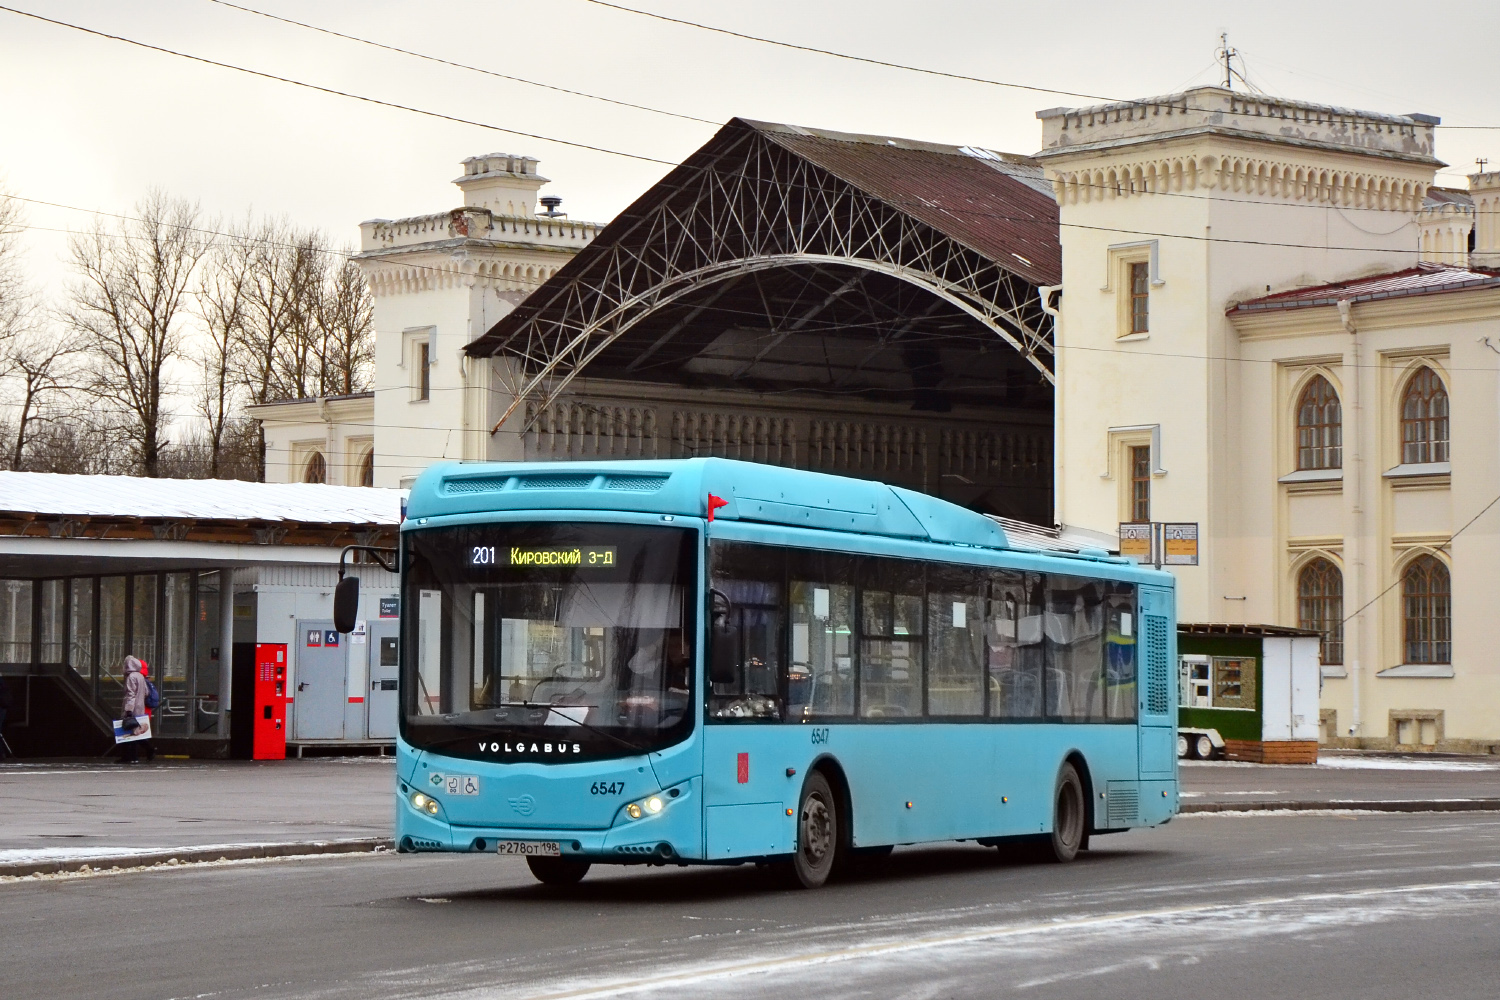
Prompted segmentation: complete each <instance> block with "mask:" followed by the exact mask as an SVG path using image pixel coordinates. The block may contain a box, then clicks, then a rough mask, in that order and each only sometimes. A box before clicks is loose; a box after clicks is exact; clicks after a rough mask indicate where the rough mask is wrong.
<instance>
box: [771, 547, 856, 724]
mask: <svg viewBox="0 0 1500 1000" xmlns="http://www.w3.org/2000/svg"><path fill="white" fill-rule="evenodd" d="M855 567H856V561H855V560H854V559H853V558H851V557H849V556H841V555H836V554H834V553H831V552H813V551H808V550H801V549H790V550H788V572H787V578H788V580H789V581H790V585H789V587H788V590H789V596H790V601H789V604H788V616H789V619H790V622H791V640H792V641H791V663H790V665H789V668H788V671H787V683H786V689H787V715H786V718H787V721H788V722H798V721H801V720H803V719H816V718H826V717H829V716H832V717H839V716H851V715H853V714H854V685H855V672H856V666H857V664H856V663H855V655H854V654H855V650H854V579H855Z"/></svg>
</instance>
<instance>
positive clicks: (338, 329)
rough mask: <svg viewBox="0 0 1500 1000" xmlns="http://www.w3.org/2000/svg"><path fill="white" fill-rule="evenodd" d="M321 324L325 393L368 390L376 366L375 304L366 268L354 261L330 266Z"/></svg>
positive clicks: (322, 297)
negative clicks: (366, 275) (362, 269)
mask: <svg viewBox="0 0 1500 1000" xmlns="http://www.w3.org/2000/svg"><path fill="white" fill-rule="evenodd" d="M318 326H319V327H320V328H321V329H322V331H323V337H322V341H323V377H322V393H323V394H325V395H333V396H348V395H351V394H353V393H356V392H364V391H365V390H366V389H368V388H369V387H370V379H371V376H372V375H373V372H374V367H375V340H374V336H373V332H374V328H375V306H374V303H373V302H371V301H370V288H369V286H368V285H367V284H366V283H365V276H364V272H362V271H361V270H360V269H359V265H358V264H356V263H354V261H352V260H348V259H345V260H343V261H341V262H340V263H339V265H338V266H337V267H332V268H329V271H328V277H327V280H326V281H325V282H324V284H323V293H322V295H321V296H319V308H318Z"/></svg>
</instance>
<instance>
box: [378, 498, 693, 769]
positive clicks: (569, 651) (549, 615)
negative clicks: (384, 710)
mask: <svg viewBox="0 0 1500 1000" xmlns="http://www.w3.org/2000/svg"><path fill="white" fill-rule="evenodd" d="M693 542H694V535H693V534H692V532H690V531H687V530H684V529H680V528H669V527H651V526H642V525H619V524H564V523H527V524H478V525H465V526H461V527H454V528H434V529H427V530H419V531H413V532H408V533H407V534H406V543H405V544H406V561H405V566H406V581H405V589H404V593H405V600H404V601H403V602H402V603H403V616H404V622H403V626H404V627H403V642H404V647H405V649H404V652H405V656H403V657H402V664H403V666H402V669H403V679H402V690H403V693H404V694H403V702H404V711H403V716H404V719H403V729H404V731H405V735H406V738H407V739H408V741H409V742H411V743H412V744H414V745H416V746H420V747H425V748H428V749H441V750H442V751H443V752H445V753H455V752H457V753H460V754H464V755H474V756H482V757H485V758H491V759H492V758H497V757H498V758H499V759H505V760H512V759H548V760H553V759H558V758H559V757H563V758H564V759H568V760H578V759H586V758H595V759H597V758H600V757H611V756H623V755H628V754H632V753H640V752H645V751H648V750H653V749H657V748H659V747H662V746H665V745H667V744H670V743H673V742H676V741H678V740H680V739H681V738H683V737H684V736H685V735H686V734H687V733H688V731H689V730H690V729H691V726H692V711H691V705H692V701H691V697H692V675H693V670H692V664H693V657H694V642H693V629H694V618H695V611H694V603H695V602H693V601H692V600H691V599H690V595H691V594H692V593H693V592H694V586H693V585H694V583H695V581H696V579H697V574H696V566H695V559H694V551H695V547H694V545H693ZM533 747H535V748H536V749H535V750H534V751H533V750H532V748H533ZM544 747H545V748H549V749H547V750H544V749H543V748H544Z"/></svg>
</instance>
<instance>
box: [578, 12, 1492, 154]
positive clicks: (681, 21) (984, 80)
mask: <svg viewBox="0 0 1500 1000" xmlns="http://www.w3.org/2000/svg"><path fill="white" fill-rule="evenodd" d="M583 2H584V3H589V4H593V5H594V6H596V7H607V8H609V9H610V10H617V11H620V12H622V13H626V14H635V15H636V16H638V17H645V18H651V19H653V20H657V21H666V22H669V23H671V24H678V25H682V26H684V27H689V28H697V29H699V30H701V31H708V32H712V33H714V34H719V35H728V36H730V37H733V38H740V39H744V40H746V41H751V42H759V43H761V44H764V45H772V46H776V47H778V48H784V49H793V50H796V51H799V52H810V53H815V54H817V55H823V56H830V57H832V58H834V59H847V60H850V61H852V62H861V63H869V64H871V65H874V66H883V67H886V68H888V69H899V70H904V71H906V72H909V73H921V74H924V75H926V76H937V77H946V78H948V79H952V80H962V81H965V82H968V83H981V84H986V85H988V86H992V87H1006V88H1010V89H1014V90H1029V91H1034V92H1036V93H1041V94H1058V95H1061V96H1063V97H1087V98H1089V99H1090V100H1094V101H1104V102H1105V103H1107V104H1133V105H1137V106H1141V105H1145V104H1148V103H1150V101H1149V99H1141V98H1128V97H1106V96H1104V95H1102V94H1089V93H1085V92H1083V91H1078V90H1058V89H1056V88H1053V87H1039V86H1032V85H1030V84H1024V83H1011V82H1008V81H1005V80H995V79H991V78H989V77H982V76H969V75H967V74H963V73H950V72H947V71H945V70H938V69H932V68H930V67H926V66H913V65H911V64H909V63H898V62H891V61H888V60H884V59H874V58H871V57H869V56H859V55H853V54H851V53H848V52H838V51H836V50H834V49H824V48H818V47H816V46H812V45H801V44H798V43H796V42H786V41H782V40H780V39H777V38H767V37H765V36H763V35H752V34H749V33H746V32H742V31H734V30H731V29H729V28H721V27H719V26H717V25H712V24H705V23H703V22H701V21H689V20H687V19H685V18H679V17H671V16H668V15H666V14H658V13H656V12H655V11H650V10H641V9H639V8H636V7H626V6H624V5H623V4H617V3H610V2H608V0H583ZM1199 72H1202V70H1199ZM1196 75H1197V74H1196V73H1195V74H1194V76H1196ZM1249 96H1250V97H1252V98H1256V97H1260V98H1263V99H1265V100H1267V101H1272V102H1275V101H1281V100H1282V99H1281V98H1274V97H1268V96H1267V95H1264V94H1252V95H1249ZM1329 110H1330V111H1333V112H1337V110H1338V109H1336V108H1329ZM1215 114H1227V115H1241V116H1244V117H1248V118H1265V117H1271V116H1268V115H1262V114H1258V113H1256V112H1253V111H1231V110H1227V109H1226V110H1223V111H1219V110H1215ZM1434 127H1436V128H1455V129H1487V130H1500V125H1437V126H1434Z"/></svg>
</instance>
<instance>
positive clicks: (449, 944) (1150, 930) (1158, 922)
mask: <svg viewBox="0 0 1500 1000" xmlns="http://www.w3.org/2000/svg"><path fill="white" fill-rule="evenodd" d="M1094 844H1095V849H1094V850H1092V851H1091V852H1089V853H1088V854H1087V855H1085V856H1083V857H1082V858H1081V859H1080V861H1078V862H1077V863H1075V864H1072V865H1067V866H1056V865H1041V864H1031V863H1023V862H1020V861H1017V860H1014V859H1008V858H1003V857H1002V856H1001V855H1000V854H999V853H998V852H997V851H995V850H992V849H986V848H981V847H978V846H975V845H968V844H964V845H951V846H941V847H928V848H908V849H902V850H898V851H897V852H896V854H895V855H894V856H892V857H891V858H890V859H888V860H887V861H886V862H885V863H884V865H883V867H882V868H881V869H879V870H878V871H877V872H874V873H871V874H867V875H864V876H862V877H859V878H857V879H855V880H852V881H847V882H843V883H840V884H836V885H831V886H829V887H827V888H825V889H823V890H821V891H817V892H801V891H793V890H788V889H783V888H779V887H777V886H776V885H774V884H772V883H771V880H770V879H768V877H767V875H766V873H765V872H764V871H761V870H757V869H755V868H753V867H750V866H742V867H738V868H725V869H677V868H672V869H640V868H605V869H595V870H594V871H593V872H591V873H590V875H589V877H588V878H587V879H586V880H585V881H584V882H583V883H582V884H581V885H579V886H577V887H574V888H571V889H567V890H562V891H558V890H554V889H548V888H544V887H542V886H539V885H537V884H535V883H534V882H533V881H532V880H531V878H530V876H529V874H528V872H527V870H526V868H525V865H524V863H523V862H520V861H518V860H513V859H499V858H494V857H488V856H448V857H443V856H411V855H404V856H397V855H383V856H382V855H375V856H366V857H348V856H329V857H322V858H314V859H308V860H298V861H270V862H248V863H234V864H229V865H224V866H206V867H191V868H179V869H170V870H156V871H150V872H142V873H126V874H116V875H97V876H83V877H76V876H70V877H63V878H57V879H47V880H27V881H12V882H7V883H3V884H0V996H3V997H6V998H7V1000H18V998H23V997H59V996H92V997H101V998H116V997H117V998H136V997H184V998H185V997H196V998H213V1000H231V998H242V997H243V998H249V997H254V998H258V1000H276V998H283V997H304V998H305V997H316V998H355V997H358V998H384V997H422V998H436V997H455V998H465V1000H469V998H476V1000H477V998H481V997H484V998H487V997H496V998H499V997H504V998H507V1000H511V998H516V1000H520V998H527V997H563V996H566V997H580V996H617V995H631V996H640V997H674V998H682V997H699V996H712V997H755V998H759V997H772V996H775V997H785V996H788V995H795V996H799V997H840V998H844V997H874V998H881V1000H886V998H923V1000H935V998H946V997H955V998H958V997H963V998H968V997H973V998H981V997H982V998H992V997H996V996H1009V995H1015V996H1026V997H1039V998H1052V997H1081V996H1090V997H1094V996H1108V997H1112V998H1116V997H1118V998H1133V997H1151V998H1153V1000H1155V998H1160V997H1164V996H1170V997H1190V996H1193V995H1195V994H1198V993H1205V994H1207V993H1212V994H1214V995H1230V996H1254V997H1258V998H1275V997H1288V998H1290V997H1296V998H1298V1000H1305V998H1307V997H1319V998H1339V997H1369V996H1432V997H1444V998H1463V997H1493V996H1494V995H1495V982H1496V979H1497V975H1500V816H1497V815H1495V814H1483V813H1463V814H1446V815H1437V814H1398V815H1371V814H1352V815H1351V814H1343V815H1340V814H1326V815H1325V814H1302V815H1274V816H1255V815H1235V816H1197V817H1182V818H1179V819H1177V820H1175V821H1174V822H1173V823H1171V824H1170V825H1168V826H1167V827H1164V828H1162V829H1159V830H1150V831H1139V832H1132V833H1128V834H1123V835H1116V836H1109V837H1101V838H1097V839H1096V840H1095V842H1094Z"/></svg>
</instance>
